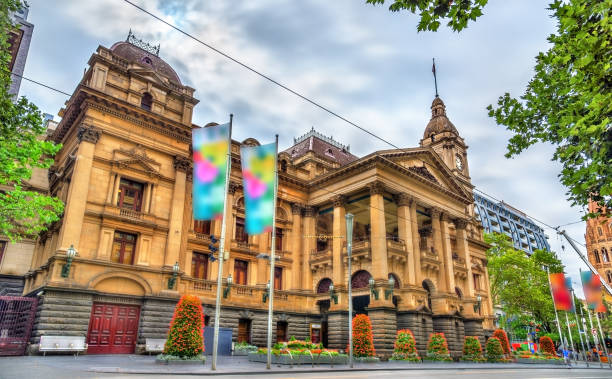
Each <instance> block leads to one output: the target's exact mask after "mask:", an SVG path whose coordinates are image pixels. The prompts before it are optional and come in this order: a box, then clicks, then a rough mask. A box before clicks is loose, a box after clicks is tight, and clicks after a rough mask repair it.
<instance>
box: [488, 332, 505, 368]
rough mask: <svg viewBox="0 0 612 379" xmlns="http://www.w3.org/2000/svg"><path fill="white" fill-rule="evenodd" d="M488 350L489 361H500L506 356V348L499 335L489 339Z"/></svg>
mask: <svg viewBox="0 0 612 379" xmlns="http://www.w3.org/2000/svg"><path fill="white" fill-rule="evenodd" d="M485 349H486V351H487V360H488V361H489V362H499V361H501V360H502V359H503V357H504V350H503V349H502V345H501V343H500V342H499V339H498V338H497V337H491V338H489V339H488V340H487V344H486V345H485Z"/></svg>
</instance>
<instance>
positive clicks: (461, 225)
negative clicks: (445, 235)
mask: <svg viewBox="0 0 612 379" xmlns="http://www.w3.org/2000/svg"><path fill="white" fill-rule="evenodd" d="M467 224H468V220H466V219H463V218H458V219H455V227H456V228H457V229H465V228H467Z"/></svg>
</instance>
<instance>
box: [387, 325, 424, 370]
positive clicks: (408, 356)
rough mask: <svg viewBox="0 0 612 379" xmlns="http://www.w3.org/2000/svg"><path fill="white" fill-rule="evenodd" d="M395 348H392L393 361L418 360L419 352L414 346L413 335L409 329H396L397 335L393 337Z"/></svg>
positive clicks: (419, 358)
mask: <svg viewBox="0 0 612 379" xmlns="http://www.w3.org/2000/svg"><path fill="white" fill-rule="evenodd" d="M394 347H395V349H394V350H393V355H392V356H391V359H392V360H395V361H411V362H419V361H421V357H419V352H418V351H417V348H416V342H415V341H414V335H413V334H412V332H411V331H410V329H402V330H398V331H397V337H395V345H394Z"/></svg>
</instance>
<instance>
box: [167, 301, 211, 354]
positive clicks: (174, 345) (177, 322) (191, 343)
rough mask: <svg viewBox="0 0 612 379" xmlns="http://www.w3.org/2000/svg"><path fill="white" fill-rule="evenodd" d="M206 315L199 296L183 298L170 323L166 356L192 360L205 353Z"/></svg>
mask: <svg viewBox="0 0 612 379" xmlns="http://www.w3.org/2000/svg"><path fill="white" fill-rule="evenodd" d="M203 324H204V314H203V313H202V304H200V299H199V298H198V297H197V296H192V295H185V296H183V297H181V300H179V302H178V304H177V305H176V308H175V309H174V316H172V321H171V322H170V331H169V332H168V339H167V340H166V345H165V346H164V355H171V356H175V357H182V358H192V357H196V356H199V355H201V354H202V353H203V352H204V336H203V330H202V325H203Z"/></svg>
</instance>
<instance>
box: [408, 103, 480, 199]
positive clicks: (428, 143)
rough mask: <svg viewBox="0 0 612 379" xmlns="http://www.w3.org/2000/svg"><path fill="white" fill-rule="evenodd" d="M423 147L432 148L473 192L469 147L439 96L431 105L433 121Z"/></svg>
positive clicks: (422, 142) (429, 124) (427, 130)
mask: <svg viewBox="0 0 612 379" xmlns="http://www.w3.org/2000/svg"><path fill="white" fill-rule="evenodd" d="M420 145H421V147H431V148H432V149H433V150H434V151H435V152H436V153H437V154H438V155H439V156H440V158H442V160H443V161H444V163H446V166H448V168H449V169H450V170H451V171H452V172H453V174H455V176H457V178H458V179H459V180H460V181H461V182H462V183H463V184H464V185H465V186H466V187H467V188H468V189H470V190H471V188H472V184H471V181H470V171H469V168H468V161H467V148H468V147H467V145H466V144H465V141H464V140H463V138H461V136H459V132H458V131H457V128H455V125H453V123H452V122H451V121H450V120H449V119H448V117H447V116H446V106H445V105H444V102H443V101H442V99H440V97H439V96H436V97H435V99H434V101H433V102H432V103H431V120H429V123H428V124H427V127H426V128H425V133H423V139H422V140H421V142H420Z"/></svg>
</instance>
